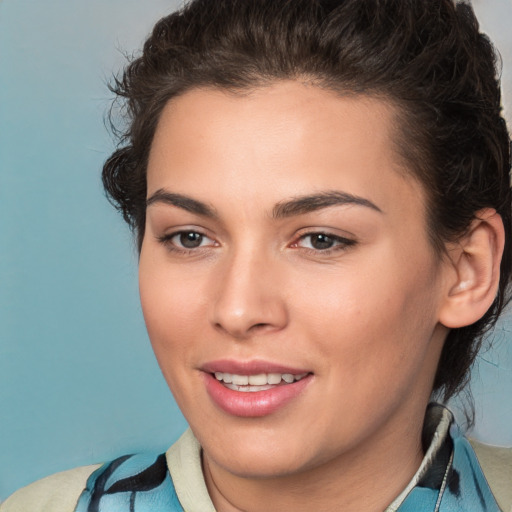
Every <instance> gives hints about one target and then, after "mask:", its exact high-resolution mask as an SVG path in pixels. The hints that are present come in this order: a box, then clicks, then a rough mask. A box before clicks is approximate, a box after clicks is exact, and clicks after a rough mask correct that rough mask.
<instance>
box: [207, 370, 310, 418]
mask: <svg viewBox="0 0 512 512" xmlns="http://www.w3.org/2000/svg"><path fill="white" fill-rule="evenodd" d="M203 375H204V378H205V384H206V391H207V392H208V394H209V395H210V398H211V399H212V400H213V402H214V403H215V404H216V405H217V406H218V407H220V408H221V409H222V410H223V411H224V412H227V413H228V414H231V415H233V416H241V417H245V418H256V417H261V416H267V415H269V414H272V413H273V412H275V411H277V410H278V409H281V408H282V407H284V406H285V405H287V404H288V403H289V402H291V401H292V400H293V399H294V398H296V397H298V396H299V395H300V394H301V393H302V392H303V391H304V389H305V387H306V386H307V385H308V384H309V383H310V382H311V379H312V375H311V374H310V375H307V376H306V377H304V378H302V379H301V380H298V381H295V382H292V383H291V384H284V385H283V384H282V385H279V386H276V387H274V388H271V389H266V390H265V391H252V392H250V391H249V392H245V391H234V390H232V389H228V388H226V387H225V386H224V385H223V384H221V383H220V382H219V381H218V380H217V379H216V378H215V377H214V376H213V375H211V374H210V373H204V374H203Z"/></svg>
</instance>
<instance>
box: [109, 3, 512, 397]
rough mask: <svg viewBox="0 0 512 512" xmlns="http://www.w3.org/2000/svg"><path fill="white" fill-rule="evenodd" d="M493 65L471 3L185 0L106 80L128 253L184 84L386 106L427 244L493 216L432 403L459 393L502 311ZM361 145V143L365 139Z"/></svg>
mask: <svg viewBox="0 0 512 512" xmlns="http://www.w3.org/2000/svg"><path fill="white" fill-rule="evenodd" d="M496 60H497V59H496V54H495V52H494V49H493V46H492V44H491V43H490V41H489V40H488V38H487V37H486V36H485V35H483V34H481V33H479V30H478V23H477V20H476V18H475V16H474V13H473V11H472V8H471V6H470V5H469V4H468V3H464V2H458V3H457V2H454V1H453V0H428V1H426V0H194V1H192V2H190V3H188V4H187V5H186V6H185V7H184V8H183V9H182V10H180V11H178V12H175V13H173V14H171V15H169V16H167V17H165V18H163V19H161V20H160V21H159V22H158V23H157V24H156V26H155V27H154V30H153V33H152V34H151V35H150V37H149V38H148V39H147V41H146V43H145V45H144V49H143V53H142V55H141V56H140V57H138V58H136V59H135V60H133V61H132V62H131V63H130V64H129V65H128V66H127V67H126V69H125V70H124V74H123V75H122V76H121V77H120V78H119V79H117V80H116V81H115V83H114V85H113V90H114V91H115V93H116V94H117V95H118V98H121V100H123V101H124V102H125V103H124V104H125V107H126V115H127V124H126V125H125V128H126V129H125V130H124V131H122V132H121V133H120V132H117V133H118V135H120V145H119V148H118V149H117V150H116V151H115V152H114V153H113V154H112V156H111V157H110V158H109V159H108V160H107V162H106V163H105V166H104V169H103V182H104V186H105V190H106V192H107V194H108V197H109V198H110V200H111V201H112V203H113V204H114V205H115V206H116V207H117V208H118V209H119V210H120V211H121V212H122V214H123V216H124V218H125V220H126V221H127V222H128V223H129V224H130V226H131V227H132V229H134V230H135V233H136V236H137V240H138V246H139V248H140V246H141V243H142V239H143V237H144V226H145V211H146V165H147V160H148V154H149V150H150V147H151V142H152V140H153V135H154V133H155V129H156V126H157V123H158V120H159V116H160V114H161V112H162V109H163V108H164V106H165V104H166V103H167V102H168V101H169V100H170V99H171V98H175V97H176V96H178V95H179V94H182V93H183V92H185V91H187V90H190V89H192V88H197V87H205V86H207V87H218V88H222V89H228V90H232V91H237V90H244V89H252V88H255V87H258V86H262V85H265V84H266V83H271V82H273V81H276V80H282V79H297V78H299V79H304V78H306V79H308V80H310V81H313V82H314V83H316V84H317V85H318V86H320V87H326V88H329V89H332V90H335V91H339V92H341V93H351V94H364V95H372V96H377V97H381V98H384V99H385V100H387V101H390V102H392V103H393V104H394V105H396V107H397V111H398V112H399V115H398V119H399V123H398V124H399V125H400V126H399V127H398V131H399V132H400V133H399V135H398V136H397V140H396V142H397V149H398V151H399V153H400V154H401V156H402V157H403V159H404V160H405V162H406V163H407V168H408V169H409V170H410V172H411V174H412V175H413V176H415V177H416V178H417V179H418V180H419V181H420V182H421V183H422V184H423V186H424V189H425V191H426V193H427V196H428V205H427V214H428V223H429V224H428V225H429V235H430V239H431V241H432V245H433V247H434V248H435V249H436V250H437V251H438V252H439V253H442V251H443V248H444V246H445V243H446V242H447V241H453V240H456V239H457V237H460V236H461V235H462V234H464V233H465V231H466V230H467V228H468V227H469V225H470V223H471V221H472V220H474V219H475V216H476V214H477V212H478V211H479V210H481V209H483V208H494V209H496V211H497V212H498V213H499V214H500V215H501V217H502V219H503V222H504V225H505V232H506V244H505V252H504V255H503V260H502V263H501V281H500V287H499V293H498V295H497V297H496V299H495V301H494V303H493V305H492V307H491V308H490V309H489V311H488V312H487V313H486V314H485V315H484V317H483V318H482V319H480V320H479V321H478V322H476V323H474V324H473V325H470V326H467V327H463V328H460V329H453V330H452V331H451V332H450V333H449V335H448V338H447V340H446V343H445V346H444V349H443V353H442V356H441V360H440V362H439V367H438V371H437V375H436V379H435V383H434V391H437V392H439V393H441V394H442V395H443V397H444V398H445V399H448V398H449V397H451V396H453V395H454V394H455V393H457V392H458V391H460V390H461V389H462V388H463V387H464V385H465V384H466V383H467V380H468V377H469V369H470V367H471V365H472V363H473V361H474V358H475V356H476V354H477V352H478V350H479V348H480V346H481V342H482V337H483V335H484V334H485V333H486V332H487V331H488V330H489V329H490V328H491V327H492V326H493V325H494V323H495V321H496V319H497V317H498V315H499V314H500V313H501V312H502V310H503V307H504V305H505V304H506V302H507V288H508V284H509V280H510V273H511V261H512V260H511V243H510V234H511V227H512V226H511V199H510V181H509V180H510V178H509V171H510V138H509V134H508V131H507V127H506V123H505V121H504V119H503V118H502V116H501V105H500V86H499V79H498V71H497V68H496ZM370 143H371V142H370Z"/></svg>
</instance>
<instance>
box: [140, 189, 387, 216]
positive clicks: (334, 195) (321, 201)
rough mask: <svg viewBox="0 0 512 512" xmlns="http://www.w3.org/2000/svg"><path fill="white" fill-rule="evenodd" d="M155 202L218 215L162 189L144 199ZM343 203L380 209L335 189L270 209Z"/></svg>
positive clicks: (299, 210)
mask: <svg viewBox="0 0 512 512" xmlns="http://www.w3.org/2000/svg"><path fill="white" fill-rule="evenodd" d="M155 203H164V204H168V205H171V206H176V207H177V208H181V209H183V210H186V211H187V212H190V213H194V214H196V215H201V216H202V217H208V218H212V219H217V218H218V217H219V216H218V214H217V212H216V211H215V209H214V208H212V207H211V206H208V205H207V204H205V203H203V202H201V201H197V200H196V199H192V198H191V197H189V196H185V195H183V194H177V193H174V192H168V191H166V190H164V189H159V190H157V191H156V192H155V193H154V194H152V195H151V196H150V197H149V198H148V199H147V200H146V207H148V206H151V205H152V204H155ZM343 205H356V206H364V207H366V208H370V209H372V210H375V211H377V212H379V213H383V212H382V210H381V209H380V208H379V207H378V206H377V205H376V204H374V203H372V202H371V201H369V200H368V199H365V198H364V197H360V196H356V195H353V194H348V193H346V192H340V191H337V190H333V191H327V192H320V193H318V194H311V195H306V196H299V197H295V198H293V199H290V200H289V201H282V202H279V203H277V204H276V205H275V206H274V208H273V209H272V217H273V218H274V219H282V218H286V217H293V216H294V215H304V214H306V213H310V212H314V211H316V210H322V209H323V208H329V207H330V206H343Z"/></svg>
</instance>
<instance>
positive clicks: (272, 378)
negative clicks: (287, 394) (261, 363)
mask: <svg viewBox="0 0 512 512" xmlns="http://www.w3.org/2000/svg"><path fill="white" fill-rule="evenodd" d="M267 382H268V383H269V384H279V383H280V382H281V374H280V373H269V374H268V375H267Z"/></svg>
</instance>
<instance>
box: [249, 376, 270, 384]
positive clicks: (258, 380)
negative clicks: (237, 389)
mask: <svg viewBox="0 0 512 512" xmlns="http://www.w3.org/2000/svg"><path fill="white" fill-rule="evenodd" d="M249 384H250V385H251V386H264V385H265V384H267V376H266V375H265V374H264V373H260V374H259V375H249Z"/></svg>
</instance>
